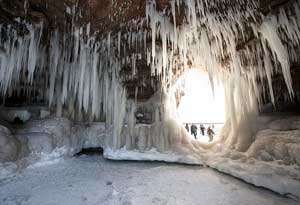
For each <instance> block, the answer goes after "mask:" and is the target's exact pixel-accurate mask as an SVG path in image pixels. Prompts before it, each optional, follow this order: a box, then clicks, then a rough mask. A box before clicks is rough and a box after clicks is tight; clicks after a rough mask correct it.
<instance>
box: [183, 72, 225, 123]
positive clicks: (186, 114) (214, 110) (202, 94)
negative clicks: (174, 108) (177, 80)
mask: <svg viewBox="0 0 300 205" xmlns="http://www.w3.org/2000/svg"><path fill="white" fill-rule="evenodd" d="M182 81H183V82H184V84H185V88H184V93H185V95H184V96H183V97H182V98H181V101H180V105H179V107H178V114H179V117H180V119H181V121H182V122H184V123H223V122H224V121H225V99H224V89H223V86H222V85H220V84H219V85H215V89H214V90H215V92H214V94H213V91H212V88H211V84H210V81H209V77H208V73H207V72H205V71H202V70H199V69H191V70H189V71H188V72H187V73H186V74H185V75H184V76H183V78H182Z"/></svg>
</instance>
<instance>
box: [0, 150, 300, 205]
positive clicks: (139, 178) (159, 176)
mask: <svg viewBox="0 0 300 205" xmlns="http://www.w3.org/2000/svg"><path fill="white" fill-rule="evenodd" d="M0 204H1V205H11V204H22V205H26V204H30V205H35V204H36V205H40V204H43V205H48V204H49V205H50V204H51V205H53V204H56V205H60V204H63V205H68V204H72V205H76V204H104V205H105V204H113V205H117V204H128V205H129V204H132V205H134V204H143V205H147V204H172V205H174V204H184V205H188V204H205V205H209V204H214V205H217V204H222V205H226V204H228V205H234V204H244V205H247V204H249V205H255V204H257V205H262V204H263V205H268V204H278V205H279V204H280V205H284V204H299V202H296V201H294V200H292V199H287V198H283V197H281V196H279V195H276V194H274V193H272V192H270V191H266V190H263V189H257V188H255V187H253V186H251V185H248V184H245V183H243V182H241V181H239V180H237V179H235V178H232V177H230V176H227V175H223V174H220V173H218V172H216V171H214V170H211V169H209V168H203V167H200V166H188V165H178V164H166V163H161V162H152V163H149V162H147V163H146V162H128V161H122V162H121V161H118V162H115V161H108V160H105V159H103V158H102V157H101V156H98V155H95V156H86V155H82V156H80V157H74V158H69V159H64V160H63V159H61V160H60V161H55V163H53V164H49V163H48V164H47V165H44V166H32V167H31V168H27V169H25V170H23V171H22V172H21V173H19V174H17V175H15V176H13V177H10V178H6V179H4V180H1V181H0Z"/></svg>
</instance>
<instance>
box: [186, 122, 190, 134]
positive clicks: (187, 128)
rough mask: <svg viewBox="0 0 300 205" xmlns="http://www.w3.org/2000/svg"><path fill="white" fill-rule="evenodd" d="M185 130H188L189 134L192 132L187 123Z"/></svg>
mask: <svg viewBox="0 0 300 205" xmlns="http://www.w3.org/2000/svg"><path fill="white" fill-rule="evenodd" d="M185 129H186V131H187V132H190V128H189V125H188V124H187V123H186V124H185Z"/></svg>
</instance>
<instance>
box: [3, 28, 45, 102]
mask: <svg viewBox="0 0 300 205" xmlns="http://www.w3.org/2000/svg"><path fill="white" fill-rule="evenodd" d="M25 25H26V28H27V30H28V32H29V34H28V35H26V36H24V37H20V36H19V35H18V34H17V31H16V30H15V29H14V28H13V27H11V26H10V25H8V26H3V25H0V47H1V52H0V93H1V95H2V96H5V95H6V94H10V93H11V92H12V91H13V90H15V89H17V88H18V83H19V80H20V79H21V78H22V79H23V83H24V84H29V85H32V84H34V83H33V80H34V79H33V78H34V75H42V72H43V69H44V63H45V61H44V59H45V50H44V48H43V47H41V46H40V41H41V35H42V30H43V25H42V24H39V25H35V26H33V25H31V24H25ZM23 68H25V69H23ZM37 89H38V88H37ZM25 92H27V93H30V92H31V90H26V91H25Z"/></svg>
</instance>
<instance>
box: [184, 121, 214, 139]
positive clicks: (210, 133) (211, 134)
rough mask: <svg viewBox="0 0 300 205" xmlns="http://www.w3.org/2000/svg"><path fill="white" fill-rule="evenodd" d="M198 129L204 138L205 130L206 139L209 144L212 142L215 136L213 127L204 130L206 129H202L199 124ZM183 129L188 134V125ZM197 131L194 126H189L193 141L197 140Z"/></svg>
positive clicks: (202, 126)
mask: <svg viewBox="0 0 300 205" xmlns="http://www.w3.org/2000/svg"><path fill="white" fill-rule="evenodd" d="M199 128H200V131H201V134H202V136H204V134H205V130H206V133H207V136H208V138H209V142H211V141H213V139H214V135H215V132H214V125H212V126H208V128H207V129H206V128H205V127H204V125H203V124H201V125H200V127H199ZM185 129H186V130H187V131H188V132H190V129H189V125H188V124H185ZM197 130H198V127H197V126H196V125H195V124H192V125H191V134H192V135H194V137H195V139H197Z"/></svg>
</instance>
